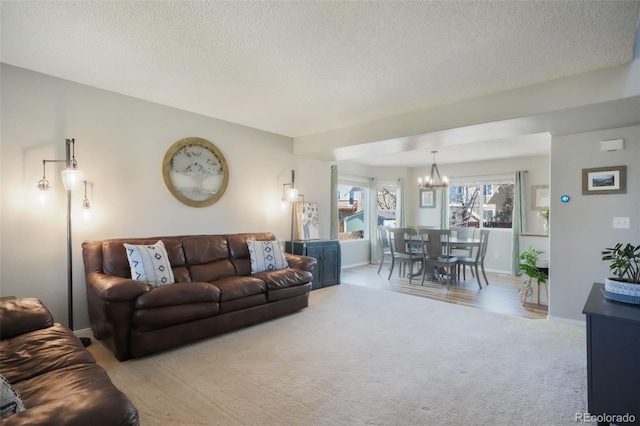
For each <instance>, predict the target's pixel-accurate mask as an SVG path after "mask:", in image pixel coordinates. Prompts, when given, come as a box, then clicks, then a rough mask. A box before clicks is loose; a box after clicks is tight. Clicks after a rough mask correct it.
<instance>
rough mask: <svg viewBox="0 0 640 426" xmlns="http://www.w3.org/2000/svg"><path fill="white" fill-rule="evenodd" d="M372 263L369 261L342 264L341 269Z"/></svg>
mask: <svg viewBox="0 0 640 426" xmlns="http://www.w3.org/2000/svg"><path fill="white" fill-rule="evenodd" d="M362 265H371V263H369V262H362V263H354V264H353V265H341V266H340V269H341V270H342V269H347V268H355V267H356V266H362Z"/></svg>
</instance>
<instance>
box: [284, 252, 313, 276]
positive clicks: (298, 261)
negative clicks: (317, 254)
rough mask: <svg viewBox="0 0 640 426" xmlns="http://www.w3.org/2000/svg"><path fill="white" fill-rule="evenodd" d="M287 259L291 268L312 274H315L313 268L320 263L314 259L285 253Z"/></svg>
mask: <svg viewBox="0 0 640 426" xmlns="http://www.w3.org/2000/svg"><path fill="white" fill-rule="evenodd" d="M285 257H286V258H287V263H289V266H290V267H291V268H294V269H300V270H302V271H307V272H311V273H313V268H314V266H315V265H316V263H318V261H317V260H316V259H315V258H314V257H309V256H302V255H299V254H291V253H285Z"/></svg>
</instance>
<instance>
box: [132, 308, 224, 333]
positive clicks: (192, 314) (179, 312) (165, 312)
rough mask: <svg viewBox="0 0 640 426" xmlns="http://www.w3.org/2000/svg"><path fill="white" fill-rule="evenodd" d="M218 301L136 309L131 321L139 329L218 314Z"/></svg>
mask: <svg viewBox="0 0 640 426" xmlns="http://www.w3.org/2000/svg"><path fill="white" fill-rule="evenodd" d="M219 311H220V306H219V305H218V302H208V303H188V304H185V305H174V306H164V307H161V308H151V309H136V310H135V311H133V316H132V317H131V323H132V324H133V325H134V326H135V327H136V328H138V329H144V330H151V329H155V328H161V327H167V326H170V325H174V324H180V323H183V322H187V321H194V320H197V319H200V318H207V317H210V316H213V315H216V314H217V313H218V312H219Z"/></svg>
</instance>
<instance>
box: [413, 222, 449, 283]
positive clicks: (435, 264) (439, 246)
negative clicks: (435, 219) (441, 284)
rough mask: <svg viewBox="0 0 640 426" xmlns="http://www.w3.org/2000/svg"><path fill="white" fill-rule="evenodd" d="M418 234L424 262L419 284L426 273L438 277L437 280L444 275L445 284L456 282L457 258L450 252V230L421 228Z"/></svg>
mask: <svg viewBox="0 0 640 426" xmlns="http://www.w3.org/2000/svg"><path fill="white" fill-rule="evenodd" d="M420 235H421V237H422V241H423V246H424V247H425V254H424V256H425V262H424V268H423V269H422V282H421V283H420V285H423V284H424V279H425V278H426V276H427V274H430V275H432V278H435V279H438V281H441V280H442V279H443V277H445V278H446V279H445V280H446V281H447V284H450V283H453V282H456V281H457V278H456V268H457V265H458V258H457V257H456V256H453V255H452V254H451V246H450V245H449V240H450V239H451V230H450V229H421V230H420Z"/></svg>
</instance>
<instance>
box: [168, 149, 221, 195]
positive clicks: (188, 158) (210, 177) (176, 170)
mask: <svg viewBox="0 0 640 426" xmlns="http://www.w3.org/2000/svg"><path fill="white" fill-rule="evenodd" d="M162 176H163V178H164V183H165V185H167V188H168V189H169V192H171V194H173V196H174V197H176V198H177V199H178V200H179V201H180V202H182V203H184V204H186V205H188V206H191V207H205V206H210V205H211V204H213V203H215V202H216V201H218V200H219V199H220V197H222V195H223V194H224V191H225V190H226V189H227V185H228V183H229V166H228V165H227V160H225V158H224V155H222V152H220V150H219V149H218V148H216V147H215V145H213V144H212V143H211V142H209V141H207V140H205V139H201V138H184V139H180V140H179V141H178V142H176V143H174V144H173V145H171V147H170V148H169V150H168V151H167V153H166V154H165V155H164V160H163V161H162Z"/></svg>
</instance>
